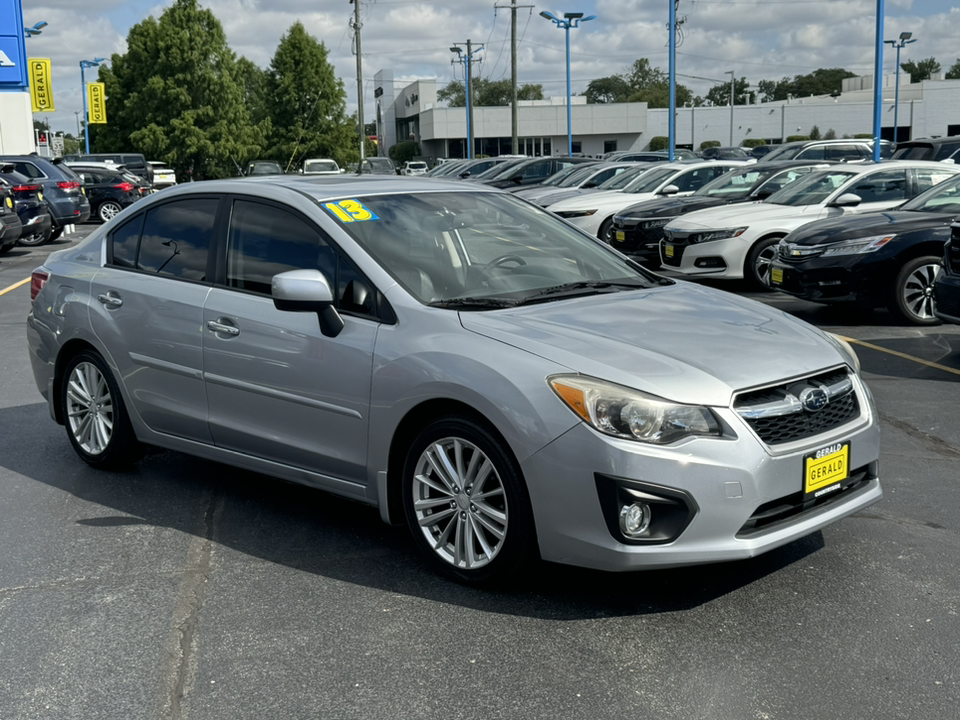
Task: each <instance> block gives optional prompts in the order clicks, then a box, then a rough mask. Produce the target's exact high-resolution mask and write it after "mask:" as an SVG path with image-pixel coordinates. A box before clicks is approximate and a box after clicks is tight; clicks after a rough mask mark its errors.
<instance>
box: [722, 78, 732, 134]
mask: <svg viewBox="0 0 960 720" xmlns="http://www.w3.org/2000/svg"><path fill="white" fill-rule="evenodd" d="M727 72H728V73H730V145H729V147H733V92H734V74H733V70H727ZM724 75H726V73H724Z"/></svg>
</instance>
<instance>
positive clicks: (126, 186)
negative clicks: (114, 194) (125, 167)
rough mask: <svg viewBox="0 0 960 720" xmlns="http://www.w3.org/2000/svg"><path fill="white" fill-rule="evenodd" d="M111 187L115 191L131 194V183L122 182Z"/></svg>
mask: <svg viewBox="0 0 960 720" xmlns="http://www.w3.org/2000/svg"><path fill="white" fill-rule="evenodd" d="M113 187H115V188H117V190H123V191H124V192H133V183H128V182H122V183H120V184H119V185H114V186H113Z"/></svg>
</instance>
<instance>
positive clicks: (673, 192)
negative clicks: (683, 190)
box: [660, 185, 680, 195]
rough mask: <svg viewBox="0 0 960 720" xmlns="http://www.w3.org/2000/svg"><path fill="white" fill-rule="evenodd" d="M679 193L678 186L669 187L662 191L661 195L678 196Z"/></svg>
mask: <svg viewBox="0 0 960 720" xmlns="http://www.w3.org/2000/svg"><path fill="white" fill-rule="evenodd" d="M678 192H680V188H678V187H677V186H676V185H667V186H666V187H665V188H664V189H663V190H661V191H660V195H676V194H677V193H678Z"/></svg>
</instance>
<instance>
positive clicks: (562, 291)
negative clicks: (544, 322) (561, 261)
mask: <svg viewBox="0 0 960 720" xmlns="http://www.w3.org/2000/svg"><path fill="white" fill-rule="evenodd" d="M650 287H651V285H650V283H647V282H645V281H642V280H641V281H629V282H625V281H619V282H618V281H609V280H591V281H581V282H570V283H564V284H563V285H554V286H553V287H548V288H544V289H543V290H539V291H537V292H535V293H533V294H532V295H527V296H526V297H525V298H522V299H521V300H520V301H519V302H518V304H519V305H526V304H528V303H536V302H546V301H547V300H549V299H550V298H555V297H576V296H578V295H595V294H599V293H602V292H619V291H620V290H625V289H626V290H640V289H648V288H650Z"/></svg>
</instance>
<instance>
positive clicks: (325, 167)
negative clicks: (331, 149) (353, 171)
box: [303, 160, 340, 172]
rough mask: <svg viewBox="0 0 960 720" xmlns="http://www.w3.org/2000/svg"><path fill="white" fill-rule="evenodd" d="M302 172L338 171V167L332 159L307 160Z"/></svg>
mask: <svg viewBox="0 0 960 720" xmlns="http://www.w3.org/2000/svg"><path fill="white" fill-rule="evenodd" d="M303 171H304V172H340V168H339V167H338V166H337V164H336V163H335V162H334V161H333V160H307V162H306V163H305V165H304V168H303Z"/></svg>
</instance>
